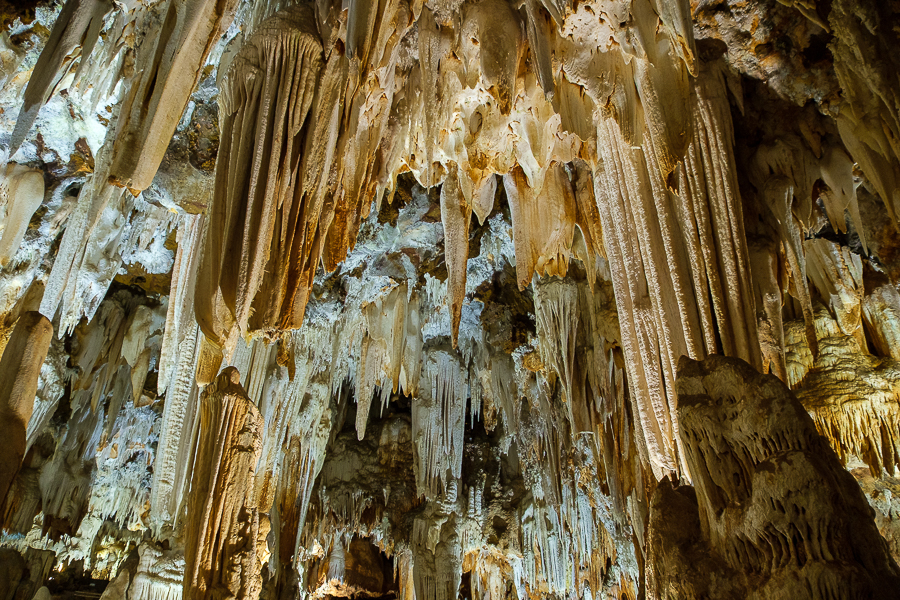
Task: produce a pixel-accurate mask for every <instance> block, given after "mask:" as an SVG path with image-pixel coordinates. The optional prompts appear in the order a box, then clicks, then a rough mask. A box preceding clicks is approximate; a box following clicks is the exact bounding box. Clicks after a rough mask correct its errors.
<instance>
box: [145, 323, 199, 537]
mask: <svg viewBox="0 0 900 600" xmlns="http://www.w3.org/2000/svg"><path fill="white" fill-rule="evenodd" d="M200 338H202V335H201V334H200V333H199V329H198V328H197V325H196V324H194V325H193V331H192V332H190V333H187V334H185V336H184V339H183V340H182V342H181V344H180V346H179V348H178V353H177V362H176V363H175V364H174V365H173V366H172V367H171V380H170V382H169V384H168V386H167V392H166V399H165V403H164V404H163V414H162V425H161V426H160V431H159V442H158V444H157V450H156V459H155V461H154V466H153V480H152V483H151V488H150V522H151V525H152V526H153V527H155V528H157V531H158V530H160V529H161V528H162V527H163V526H165V525H172V526H174V525H175V523H176V522H177V520H178V517H179V515H180V513H179V507H180V506H181V505H182V503H183V502H184V500H185V499H186V497H185V494H186V492H187V490H188V488H189V484H190V479H191V473H190V457H191V456H192V455H193V452H194V448H195V446H194V441H195V439H196V428H197V426H198V425H197V423H198V419H197V414H198V410H197V407H198V396H199V390H198V387H197V383H196V380H195V378H194V374H195V372H196V369H197V360H198V346H199V345H200V343H201V341H200Z"/></svg>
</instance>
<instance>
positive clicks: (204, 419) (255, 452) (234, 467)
mask: <svg viewBox="0 0 900 600" xmlns="http://www.w3.org/2000/svg"><path fill="white" fill-rule="evenodd" d="M200 404H201V406H200V434H199V435H200V437H199V441H198V447H197V457H196V459H195V462H194V469H193V476H192V480H191V492H190V498H189V500H188V506H187V521H186V522H185V528H186V540H185V570H184V594H185V597H186V598H188V599H199V598H218V597H220V595H221V594H226V595H228V596H235V597H240V598H249V599H251V600H252V599H253V598H257V597H259V593H260V590H261V587H262V581H261V579H260V565H259V562H258V556H259V553H260V551H261V548H260V547H259V545H260V540H259V539H258V536H259V533H260V515H259V511H258V507H257V506H256V504H255V502H254V494H253V490H254V484H253V482H254V477H255V469H256V465H257V463H258V462H259V457H260V453H261V449H262V445H261V444H262V442H261V438H262V435H263V420H262V417H261V416H260V414H259V411H258V410H257V408H256V407H255V406H254V405H253V403H252V402H250V400H249V399H248V398H247V395H246V394H245V392H244V390H243V388H242V387H241V384H240V375H239V373H238V372H237V370H236V369H234V368H231V367H230V368H227V369H225V370H224V371H223V372H222V374H220V375H219V376H218V377H217V378H216V381H215V382H213V383H212V384H210V385H209V386H207V388H206V390H204V392H203V395H202V397H201V399H200ZM263 543H265V542H263Z"/></svg>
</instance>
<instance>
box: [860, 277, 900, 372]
mask: <svg viewBox="0 0 900 600" xmlns="http://www.w3.org/2000/svg"><path fill="white" fill-rule="evenodd" d="M868 285H869V284H868V282H867V287H868ZM862 312H863V322H864V323H865V325H866V328H867V331H868V333H869V335H870V339H871V340H872V345H873V346H874V347H875V350H876V351H877V353H878V354H880V355H881V356H890V357H891V358H893V359H894V360H897V361H900V293H898V291H897V287H896V286H895V285H893V284H891V283H889V282H882V283H881V285H879V286H877V287H875V289H874V290H871V291H869V290H867V293H866V296H865V298H864V299H863V305H862Z"/></svg>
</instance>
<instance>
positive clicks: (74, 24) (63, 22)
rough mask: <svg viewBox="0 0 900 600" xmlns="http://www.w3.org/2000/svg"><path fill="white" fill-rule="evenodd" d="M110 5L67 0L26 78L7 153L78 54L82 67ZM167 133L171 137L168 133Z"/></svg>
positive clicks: (98, 0)
mask: <svg viewBox="0 0 900 600" xmlns="http://www.w3.org/2000/svg"><path fill="white" fill-rule="evenodd" d="M112 7H113V3H112V2H111V1H110V0H67V1H66V3H65V5H64V6H63V9H62V11H61V12H60V14H59V17H57V19H56V23H54V25H53V31H51V32H50V39H48V40H47V45H46V46H44V50H43V51H42V52H41V56H40V58H38V62H37V64H36V65H35V66H34V75H32V77H31V78H30V79H29V80H28V87H27V88H26V90H25V95H24V98H23V101H24V102H23V104H22V108H21V109H20V111H19V116H18V120H17V121H16V126H15V129H14V130H13V133H12V138H11V139H10V144H9V155H10V156H12V155H13V154H15V152H16V150H18V148H19V146H21V144H22V142H23V141H24V140H25V136H27V135H28V131H29V130H30V129H31V126H32V125H33V124H34V121H35V119H36V118H37V115H38V111H39V110H40V109H41V106H43V105H44V104H45V103H46V102H47V99H48V98H49V97H50V94H52V93H53V91H54V88H55V87H56V85H57V84H58V83H59V80H60V79H61V78H62V77H63V75H65V73H66V71H68V70H70V69H71V68H72V62H73V60H74V58H76V56H75V55H76V54H77V53H80V54H81V60H80V61H79V65H78V71H81V70H83V69H84V66H85V64H86V63H87V58H88V56H90V54H91V50H92V49H93V47H94V44H96V43H97V38H98V37H99V35H100V30H101V28H102V27H103V18H104V17H105V16H106V13H108V12H109V11H110V10H111V9H112ZM67 63H68V64H67ZM169 135H170V136H171V132H170V134H169Z"/></svg>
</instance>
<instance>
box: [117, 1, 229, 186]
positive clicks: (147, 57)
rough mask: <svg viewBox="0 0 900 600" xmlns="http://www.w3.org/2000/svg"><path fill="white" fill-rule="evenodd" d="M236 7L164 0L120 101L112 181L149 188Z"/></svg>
mask: <svg viewBox="0 0 900 600" xmlns="http://www.w3.org/2000/svg"><path fill="white" fill-rule="evenodd" d="M236 5H237V1H236V0H200V2H196V1H193V2H192V1H190V0H167V2H166V3H165V6H164V7H163V8H162V10H161V13H164V14H160V16H159V18H161V21H162V24H161V26H160V28H159V30H158V34H157V36H156V37H155V38H151V39H147V40H145V41H144V43H143V44H141V45H140V46H139V47H138V49H137V52H136V56H135V65H134V67H135V77H136V79H135V81H132V82H131V86H130V88H129V91H128V94H127V95H126V96H125V97H124V99H123V101H122V107H121V110H120V114H119V121H118V125H117V128H116V135H115V141H114V143H113V148H112V154H113V159H112V162H111V164H110V167H109V173H110V180H111V181H113V182H115V183H117V184H118V185H122V186H125V187H127V188H129V189H131V190H137V191H142V190H145V189H147V188H148V187H149V186H150V184H151V182H152V181H153V177H154V175H156V171H157V169H158V168H159V164H160V162H162V159H163V154H165V151H166V148H167V147H168V145H169V140H170V139H171V138H172V134H173V133H175V128H176V126H177V125H178V121H179V120H180V119H181V113H182V112H184V108H185V106H186V105H187V103H188V99H189V98H190V95H191V91H192V90H193V89H194V87H195V86H196V85H197V82H198V81H199V79H200V75H201V73H202V69H203V65H204V63H205V62H206V58H207V56H209V53H210V51H211V50H212V48H213V45H214V44H215V43H216V42H217V41H218V38H219V36H220V35H222V33H224V32H225V30H226V29H227V28H228V26H229V25H230V24H231V20H232V19H233V18H234V10H235V7H236Z"/></svg>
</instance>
